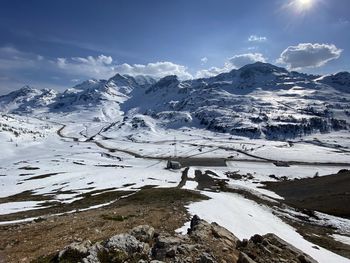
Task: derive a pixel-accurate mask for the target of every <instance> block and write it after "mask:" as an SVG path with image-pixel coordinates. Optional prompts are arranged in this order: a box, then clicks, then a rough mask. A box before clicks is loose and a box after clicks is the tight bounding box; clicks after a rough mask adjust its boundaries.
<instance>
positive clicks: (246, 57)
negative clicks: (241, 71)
mask: <svg viewBox="0 0 350 263" xmlns="http://www.w3.org/2000/svg"><path fill="white" fill-rule="evenodd" d="M258 61H260V62H266V58H265V57H264V55H263V54H261V53H246V54H240V55H235V56H233V57H232V58H230V59H229V62H230V63H231V64H232V65H233V66H234V67H236V68H240V67H243V66H245V65H247V64H251V63H255V62H258Z"/></svg>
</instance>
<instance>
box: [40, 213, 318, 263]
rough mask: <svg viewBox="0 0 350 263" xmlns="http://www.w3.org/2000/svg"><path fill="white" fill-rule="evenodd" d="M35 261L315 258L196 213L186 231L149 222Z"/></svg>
mask: <svg viewBox="0 0 350 263" xmlns="http://www.w3.org/2000/svg"><path fill="white" fill-rule="evenodd" d="M33 262H34V263H40V262H41V263H42V262H52V263H63V262H83V263H104V262H138V263H146V262H152V263H157V262H199V263H214V262H237V263H260V262H272V263H274V262H276V263H277V262H287V263H316V261H315V260H314V259H312V258H311V257H310V256H308V255H306V254H305V253H303V252H302V251H300V250H298V249H296V248H295V247H293V246H292V245H290V244H288V243H287V242H285V241H283V240H282V239H280V238H278V237H277V236H275V235H273V234H267V235H265V236H260V235H255V236H253V237H252V238H251V239H250V240H243V241H240V240H238V239H237V238H236V237H235V236H234V235H233V234H232V233H231V232H229V231H228V230H227V229H225V228H223V227H221V226H219V225H218V224H216V223H212V224H209V223H207V222H206V221H204V220H201V219H200V218H199V217H198V216H194V217H193V218H192V220H191V225H190V228H189V229H188V234H187V235H177V234H175V235H170V234H169V233H164V232H161V233H158V232H156V231H155V229H154V228H153V227H151V226H148V225H141V226H138V227H135V228H133V229H132V230H131V231H130V232H129V233H125V234H118V235H115V236H113V237H111V238H109V239H108V240H105V241H102V242H98V243H95V244H92V243H91V242H90V241H88V240H86V241H83V242H80V243H72V244H70V245H68V246H67V247H65V248H64V249H63V250H61V251H59V252H57V253H55V254H53V255H50V256H44V257H41V258H39V259H37V260H36V261H33Z"/></svg>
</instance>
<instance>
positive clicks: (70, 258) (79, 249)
mask: <svg viewBox="0 0 350 263" xmlns="http://www.w3.org/2000/svg"><path fill="white" fill-rule="evenodd" d="M90 246H91V242H90V241H89V240H87V241H84V242H82V243H77V242H74V243H72V244H70V245H68V246H67V247H65V248H64V249H63V250H62V251H60V252H59V254H58V259H59V261H66V262H78V261H81V260H82V259H83V258H84V257H86V256H87V255H89V247H90Z"/></svg>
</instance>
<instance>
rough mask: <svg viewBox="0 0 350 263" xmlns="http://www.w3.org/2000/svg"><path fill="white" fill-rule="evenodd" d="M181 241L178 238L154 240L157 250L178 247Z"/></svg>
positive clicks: (168, 237)
mask: <svg viewBox="0 0 350 263" xmlns="http://www.w3.org/2000/svg"><path fill="white" fill-rule="evenodd" d="M181 242H182V240H181V239H180V238H179V237H172V236H158V237H157V240H156V246H157V247H158V248H167V247H170V246H174V245H179V244H180V243H181Z"/></svg>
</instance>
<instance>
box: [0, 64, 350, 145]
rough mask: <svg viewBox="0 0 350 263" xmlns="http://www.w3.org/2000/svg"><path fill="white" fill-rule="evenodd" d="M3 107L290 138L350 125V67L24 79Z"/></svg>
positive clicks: (248, 68) (132, 124) (83, 118)
mask: <svg viewBox="0 0 350 263" xmlns="http://www.w3.org/2000/svg"><path fill="white" fill-rule="evenodd" d="M0 110H1V111H2V112H9V113H17V114H33V115H36V116H45V117H54V116H62V115H64V116H66V118H68V119H69V118H70V119H71V120H79V121H92V120H95V121H96V120H97V121H109V122H119V124H120V125H113V126H112V127H111V129H124V128H125V127H133V128H134V129H138V128H140V127H142V128H143V129H144V128H147V127H148V128H150V129H151V128H152V129H154V127H156V126H158V127H163V128H179V127H182V126H188V127H200V128H205V129H209V130H214V131H219V132H225V133H231V134H235V135H242V136H248V137H253V138H260V137H265V138H268V139H286V138H293V137H297V136H303V135H306V134H312V133H314V132H329V131H332V130H339V129H349V127H350V126H349V118H350V73H348V72H341V73H338V74H335V75H330V76H323V77H320V76H314V75H307V74H303V73H298V72H289V71H288V70H286V69H284V68H281V67H276V66H274V65H271V64H267V63H261V62H257V63H254V64H250V65H246V66H244V67H242V68H240V69H237V70H236V69H234V70H232V71H230V72H228V73H222V74H219V75H217V76H215V77H211V78H202V79H194V80H187V81H180V80H179V79H178V78H177V77H176V76H167V77H164V78H162V79H160V80H158V81H156V80H155V79H153V78H150V77H147V76H137V77H132V76H128V75H120V74H117V75H115V76H113V77H112V78H110V79H109V80H88V81H85V82H83V83H81V84H79V85H76V86H75V87H73V88H70V89H67V90H66V91H64V92H62V93H58V92H56V91H53V90H48V89H43V90H37V89H34V88H30V87H27V86H26V87H24V88H22V89H20V90H18V91H14V92H11V93H10V94H8V95H5V96H1V97H0ZM135 123H136V125H135ZM140 123H141V124H142V125H137V124H140ZM124 124H127V125H124Z"/></svg>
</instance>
